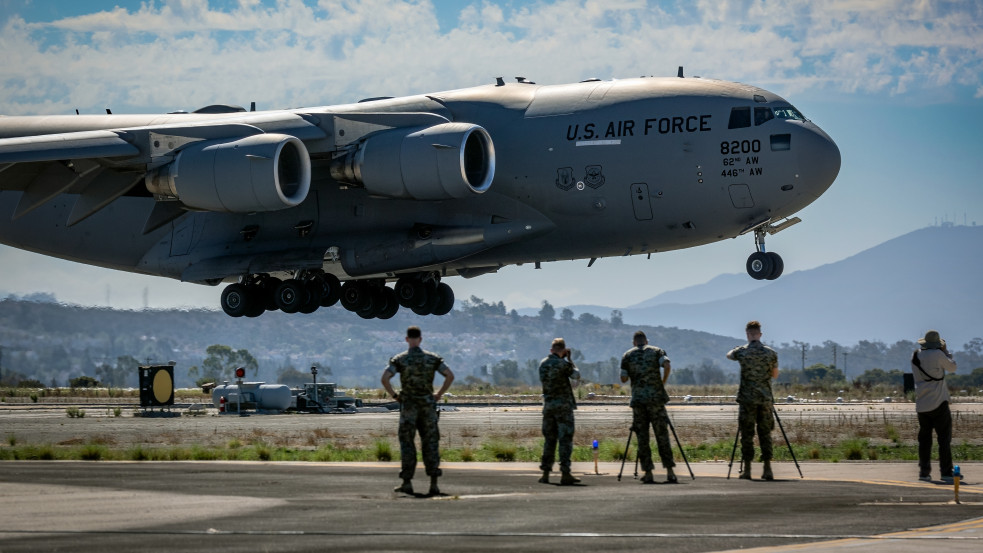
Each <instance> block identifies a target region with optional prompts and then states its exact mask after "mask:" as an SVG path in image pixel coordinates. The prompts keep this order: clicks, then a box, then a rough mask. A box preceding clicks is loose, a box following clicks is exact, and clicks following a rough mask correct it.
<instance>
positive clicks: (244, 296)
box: [222, 282, 254, 317]
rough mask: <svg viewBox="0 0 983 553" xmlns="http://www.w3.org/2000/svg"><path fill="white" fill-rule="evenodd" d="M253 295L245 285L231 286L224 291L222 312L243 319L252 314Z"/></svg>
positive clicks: (236, 284)
mask: <svg viewBox="0 0 983 553" xmlns="http://www.w3.org/2000/svg"><path fill="white" fill-rule="evenodd" d="M253 296H254V295H253V294H251V293H250V290H249V289H248V288H247V287H246V286H245V285H243V284H239V283H238V282H236V283H234V284H230V285H228V286H226V287H225V290H222V311H225V314H226V315H228V316H230V317H242V316H244V315H246V314H247V313H249V312H250V309H251V307H252V300H253Z"/></svg>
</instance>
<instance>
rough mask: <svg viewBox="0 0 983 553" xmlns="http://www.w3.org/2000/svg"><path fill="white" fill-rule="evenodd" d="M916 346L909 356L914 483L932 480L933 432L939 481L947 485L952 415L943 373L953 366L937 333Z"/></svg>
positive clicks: (932, 332)
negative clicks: (915, 466)
mask: <svg viewBox="0 0 983 553" xmlns="http://www.w3.org/2000/svg"><path fill="white" fill-rule="evenodd" d="M918 345H919V346H920V349H917V350H915V352H914V353H913V354H911V374H912V375H913V376H914V381H915V411H916V412H917V413H918V479H919V480H924V481H926V482H930V481H931V480H932V430H935V434H936V436H937V438H938V441H939V469H940V470H941V472H942V481H943V482H946V483H949V482H952V449H951V447H950V445H951V442H952V413H950V412H949V388H948V387H947V386H946V385H945V373H946V372H951V373H954V372H956V362H955V361H953V359H952V354H951V353H949V350H948V349H947V348H946V346H945V340H943V339H942V337H941V336H939V332H938V331H937V330H929V331H928V332H926V333H925V337H924V338H922V339H920V340H918Z"/></svg>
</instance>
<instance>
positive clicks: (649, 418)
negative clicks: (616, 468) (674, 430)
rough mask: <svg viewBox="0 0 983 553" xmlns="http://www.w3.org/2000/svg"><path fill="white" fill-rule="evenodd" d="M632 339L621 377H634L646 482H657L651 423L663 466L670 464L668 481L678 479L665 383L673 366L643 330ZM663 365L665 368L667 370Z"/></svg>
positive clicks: (635, 425)
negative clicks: (653, 470)
mask: <svg viewBox="0 0 983 553" xmlns="http://www.w3.org/2000/svg"><path fill="white" fill-rule="evenodd" d="M632 341H633V343H634V344H635V347H633V348H632V349H630V350H628V351H626V352H625V355H624V356H623V357H622V358H621V381H622V382H628V381H629V380H631V413H632V429H633V430H634V431H635V435H636V436H638V459H639V460H640V461H641V462H642V470H644V471H645V475H644V476H643V477H642V482H643V483H645V484H652V483H653V482H655V478H654V477H653V476H652V469H654V468H655V465H654V464H653V463H652V448H651V446H649V425H651V426H652V430H653V431H654V432H655V443H656V444H657V445H658V447H659V457H660V458H661V459H662V466H663V467H665V468H666V481H667V482H673V483H674V482H676V475H675V474H674V473H673V471H672V467H674V466H676V462H675V461H674V460H673V458H672V446H670V445H669V428H668V423H669V414H668V413H667V412H666V403H668V401H669V394H668V393H666V387H665V383H666V381H667V380H668V379H669V371H671V370H672V367H671V366H670V364H669V358H668V357H667V356H666V352H665V351H664V350H663V349H662V348H657V347H655V346H650V345H648V338H646V337H645V333H644V332H642V331H641V330H639V331H638V332H635V336H634V338H633V340H632ZM660 368H661V369H664V370H665V371H664V373H663V371H661V370H660Z"/></svg>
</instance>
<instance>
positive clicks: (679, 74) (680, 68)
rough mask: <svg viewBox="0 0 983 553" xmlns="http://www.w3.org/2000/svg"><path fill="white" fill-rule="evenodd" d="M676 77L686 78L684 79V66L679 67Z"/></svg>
mask: <svg viewBox="0 0 983 553" xmlns="http://www.w3.org/2000/svg"><path fill="white" fill-rule="evenodd" d="M676 76H677V77H679V78H680V79H682V78H684V77H683V66H682V65H680V66H679V71H678V72H677V73H676Z"/></svg>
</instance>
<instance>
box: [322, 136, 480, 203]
mask: <svg viewBox="0 0 983 553" xmlns="http://www.w3.org/2000/svg"><path fill="white" fill-rule="evenodd" d="M331 176H332V178H334V179H335V180H337V181H338V182H342V183H345V184H349V185H353V186H362V187H364V188H365V189H366V190H367V191H369V192H370V193H372V194H374V195H376V196H384V197H387V198H408V199H414V200H447V199H451V198H463V197H465V196H467V195H469V194H481V193H482V192H484V191H486V190H488V187H489V186H491V182H492V179H493V178H494V177H495V147H494V145H493V144H492V140H491V137H490V136H489V135H488V131H486V130H485V129H483V128H482V127H480V126H478V125H474V124H470V123H442V124H440V125H434V126H432V127H425V128H419V127H415V128H410V129H405V128H398V129H393V130H388V131H383V132H380V133H377V134H373V135H369V136H368V138H366V139H364V140H363V141H361V142H360V143H359V144H358V145H357V146H356V147H355V148H353V149H352V150H349V151H348V152H346V153H345V155H343V156H340V157H337V158H335V159H334V160H333V161H332V163H331Z"/></svg>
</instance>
